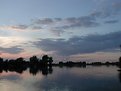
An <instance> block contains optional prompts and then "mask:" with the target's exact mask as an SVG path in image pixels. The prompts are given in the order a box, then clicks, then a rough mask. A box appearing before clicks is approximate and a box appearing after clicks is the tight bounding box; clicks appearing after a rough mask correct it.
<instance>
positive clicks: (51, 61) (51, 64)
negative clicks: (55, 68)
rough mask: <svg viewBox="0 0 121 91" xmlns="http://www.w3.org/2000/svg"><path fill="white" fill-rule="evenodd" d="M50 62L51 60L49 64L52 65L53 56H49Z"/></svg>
mask: <svg viewBox="0 0 121 91" xmlns="http://www.w3.org/2000/svg"><path fill="white" fill-rule="evenodd" d="M48 62H49V65H50V66H52V62H53V58H52V57H49V59H48Z"/></svg>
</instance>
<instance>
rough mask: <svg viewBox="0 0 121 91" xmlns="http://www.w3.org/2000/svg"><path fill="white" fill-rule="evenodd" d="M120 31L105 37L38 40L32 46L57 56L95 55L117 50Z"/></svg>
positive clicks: (120, 38) (120, 35)
mask: <svg viewBox="0 0 121 91" xmlns="http://www.w3.org/2000/svg"><path fill="white" fill-rule="evenodd" d="M120 41H121V31H119V32H112V33H109V34H105V35H97V34H94V35H88V36H84V37H80V36H77V37H73V38H70V39H68V40H65V39H40V41H36V42H34V43H33V44H34V45H36V46H37V47H38V48H41V49H42V50H44V51H55V53H56V54H59V55H75V54H84V53H95V52H100V51H104V50H107V49H115V48H118V47H119V45H120V44H121V42H120Z"/></svg>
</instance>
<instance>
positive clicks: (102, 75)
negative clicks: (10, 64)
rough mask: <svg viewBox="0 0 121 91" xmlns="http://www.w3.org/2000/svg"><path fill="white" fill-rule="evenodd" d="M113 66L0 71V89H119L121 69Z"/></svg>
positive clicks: (20, 90) (78, 90) (24, 90)
mask: <svg viewBox="0 0 121 91" xmlns="http://www.w3.org/2000/svg"><path fill="white" fill-rule="evenodd" d="M117 69H118V67H116V66H109V67H106V66H87V67H86V68H83V67H82V68H80V67H71V68H69V67H63V68H60V67H43V68H40V67H34V66H33V67H30V68H27V69H26V70H24V71H22V73H20V72H18V71H10V70H7V71H5V70H2V73H0V89H1V91H16V90H17V91H97V89H98V91H120V90H121V83H120V82H121V72H120V71H119V72H118V71H117ZM118 73H119V74H118ZM119 80H120V82H119ZM92 83H93V84H92Z"/></svg>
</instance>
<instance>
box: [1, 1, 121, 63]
mask: <svg viewBox="0 0 121 91" xmlns="http://www.w3.org/2000/svg"><path fill="white" fill-rule="evenodd" d="M120 16H121V0H0V43H1V44H0V56H1V57H3V58H6V59H11V58H18V57H21V56H22V57H24V58H25V59H28V58H29V57H30V56H33V55H37V56H38V57H41V56H42V55H45V54H47V55H49V56H52V57H53V58H54V61H55V62H58V61H67V60H68V61H117V60H118V58H119V57H120V55H121V53H120V48H119V45H120V44H121V17H120Z"/></svg>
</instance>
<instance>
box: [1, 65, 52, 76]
mask: <svg viewBox="0 0 121 91" xmlns="http://www.w3.org/2000/svg"><path fill="white" fill-rule="evenodd" d="M28 68H29V72H30V74H32V75H36V74H37V73H39V72H41V73H42V75H48V74H52V72H53V69H52V66H45V67H38V66H31V67H28ZM26 70H27V67H26V68H23V67H22V68H17V69H12V68H0V73H2V72H3V71H5V72H17V73H19V74H22V73H23V72H24V71H26Z"/></svg>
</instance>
